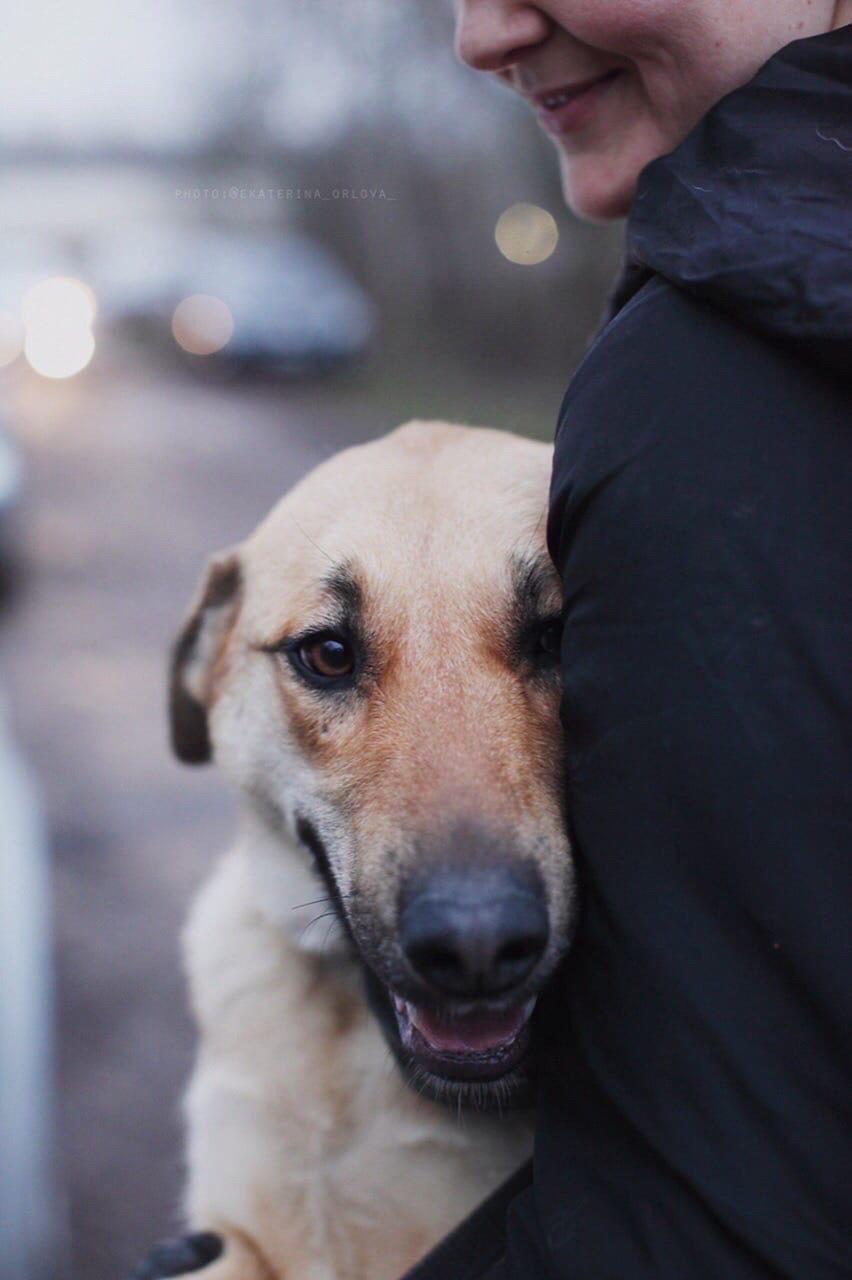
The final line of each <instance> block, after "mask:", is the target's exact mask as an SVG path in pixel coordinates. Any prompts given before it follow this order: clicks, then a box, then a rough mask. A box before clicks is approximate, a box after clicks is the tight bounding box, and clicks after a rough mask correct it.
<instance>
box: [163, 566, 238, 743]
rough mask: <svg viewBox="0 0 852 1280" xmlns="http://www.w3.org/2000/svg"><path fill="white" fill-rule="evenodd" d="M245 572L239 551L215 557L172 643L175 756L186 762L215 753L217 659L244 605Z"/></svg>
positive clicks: (171, 717)
mask: <svg viewBox="0 0 852 1280" xmlns="http://www.w3.org/2000/svg"><path fill="white" fill-rule="evenodd" d="M241 591H242V572H241V568H240V561H239V557H238V555H237V553H236V552H235V551H223V552H220V553H219V554H218V555H215V556H213V557H212V559H211V560H210V562H209V563H208V565H207V569H206V571H205V574H204V577H203V579H202V581H201V585H200V587H199V589H198V591H197V593H196V596H195V600H194V601H193V604H192V606H191V608H190V611H189V615H188V617H187V619H186V622H185V623H184V625H183V627H182V628H181V631H180V634H179V635H178V638H177V640H176V641H175V643H174V647H173V648H172V657H171V667H170V671H169V723H170V726H171V739H172V747H173V748H174V752H175V755H176V756H177V757H178V759H179V760H183V762H184V763H185V764H206V762H207V761H208V760H209V759H210V756H211V747H210V734H209V731H208V725H207V713H208V711H209V708H210V702H211V696H212V693H213V688H212V685H213V673H214V669H215V666H216V662H217V659H218V658H219V656H220V655H221V653H222V649H223V647H224V644H225V641H226V640H227V638H228V635H229V633H230V630H231V628H232V626H233V625H234V621H235V619H236V616H237V613H238V611H239V607H240V594H241Z"/></svg>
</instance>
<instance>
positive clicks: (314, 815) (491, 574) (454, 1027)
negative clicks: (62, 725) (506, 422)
mask: <svg viewBox="0 0 852 1280" xmlns="http://www.w3.org/2000/svg"><path fill="white" fill-rule="evenodd" d="M549 471H550V451H549V450H548V449H547V448H545V447H544V446H542V445H537V444H534V443H532V442H530V441H525V440H521V439H520V438H518V437H515V436H510V435H506V434H503V433H498V432H493V431H487V430H482V429H472V428H464V427H452V426H448V425H445V424H438V423H415V424H410V425H409V426H407V427H403V428H400V429H399V430H398V431H396V432H394V433H392V434H391V435H390V436H387V437H385V438H384V439H382V440H380V441H378V442H376V443H373V444H369V445H365V446H361V447H359V448H356V449H352V450H349V451H348V452H346V453H344V454H341V455H338V456H337V457H336V458H333V459H332V460H331V461H330V462H327V463H325V464H324V465H322V466H321V467H319V468H317V470H316V471H314V472H312V473H311V474H310V475H309V476H308V477H307V478H306V479H305V480H304V481H302V483H301V484H300V485H298V486H297V487H296V489H294V490H293V491H292V492H291V493H290V494H289V495H288V496H287V497H286V498H284V499H283V501H282V502H281V503H280V504H279V505H278V506H277V507H276V508H275V509H274V511H273V512H272V513H271V515H270V516H269V517H268V518H267V520H266V521H265V522H264V523H263V524H262V525H261V526H260V528H259V529H258V530H257V532H256V533H255V534H254V535H253V536H252V537H251V538H249V539H248V540H247V541H246V542H245V543H244V544H243V545H242V546H241V547H239V548H237V549H236V550H235V551H233V552H230V553H226V554H225V555H223V556H220V557H218V558H217V559H216V560H214V561H213V563H212V566H211V568H210V569H209V571H208V575H207V580H206V582H205V584H204V586H203V588H202V592H201V595H200V597H199V600H198V602H197V604H196V607H195V609H194V611H193V613H192V615H191V617H190V620H189V622H188V623H187V626H186V628H185V629H184V632H183V633H182V636H181V638H180V639H179V641H178V644H177V647H176V650H175V660H174V667H173V683H172V724H173V738H174V742H175V746H176V749H177V752H178V754H179V755H180V756H181V757H182V758H183V759H186V760H195V761H200V760H204V759H206V758H208V756H209V755H210V753H211V746H212V751H213V753H214V754H215V756H216V759H217V762H219V763H220V764H221V765H222V767H223V768H224V769H225V771H226V772H227V773H228V774H229V775H230V776H231V777H232V778H233V779H235V781H236V782H237V784H238V785H239V787H240V788H241V789H242V791H243V792H244V794H245V795H246V796H247V797H248V799H249V802H250V806H251V807H253V808H254V809H255V811H257V812H259V813H261V814H262V815H263V820H264V822H266V823H268V824H272V825H273V826H276V825H277V826H278V827H279V828H280V830H282V831H283V832H286V833H288V835H289V836H290V837H291V839H295V842H296V844H298V845H301V846H303V847H304V859H305V865H306V866H307V865H308V863H309V861H310V859H311V858H312V859H313V861H314V865H315V868H316V869H317V870H318V871H319V873H320V875H321V877H322V879H323V880H324V882H325V885H326V886H327V890H326V892H327V895H328V898H329V900H330V902H329V905H330V908H331V909H332V910H333V911H335V912H336V913H337V914H338V915H339V917H340V919H341V922H342V925H343V932H344V933H345V934H346V935H347V936H348V937H349V938H350V939H352V940H353V941H354V944H355V945H356V946H357V949H358V951H359V952H360V954H361V956H362V958H363V959H364V961H365V962H366V965H367V967H368V970H369V973H370V975H371V976H370V982H371V987H372V993H373V996H374V997H375V998H374V1001H373V1003H374V1006H376V1005H377V1006H378V1011H379V1012H380V1014H382V1013H384V1014H385V1015H386V1016H385V1017H384V1018H383V1021H384V1023H385V1025H386V1029H387V1027H388V1025H390V1024H392V1029H391V1032H390V1037H391V1041H392V1043H393V1045H394V1048H395V1049H396V1051H397V1054H398V1056H399V1058H400V1059H401V1060H402V1061H403V1062H404V1063H405V1064H406V1066H407V1067H408V1068H410V1069H412V1070H413V1071H415V1072H416V1074H417V1075H418V1076H419V1083H420V1084H421V1086H423V1087H426V1088H427V1089H429V1090H431V1091H432V1092H442V1091H447V1090H450V1091H453V1092H456V1093H461V1094H462V1095H465V1096H467V1097H468V1098H469V1099H471V1100H475V1101H477V1102H480V1103H486V1104H487V1102H488V1100H489V1098H493V1099H494V1100H495V1101H496V1100H498V1099H499V1100H500V1101H501V1102H505V1101H506V1100H508V1099H509V1098H510V1097H511V1096H512V1095H517V1094H518V1092H519V1091H520V1090H521V1089H522V1087H523V1084H524V1081H525V1077H526V1066H527V1061H526V1060H527V1050H528V1047H529V1040H530V1017H531V1014H532V1010H533V1007H534V1004H535V999H536V996H537V994H538V992H539V991H540V990H541V988H542V986H543V984H544V983H545V981H546V980H547V978H548V977H549V976H550V974H551V973H552V972H553V970H554V967H555V965H556V964H557V962H558V960H559V959H560V957H561V956H562V955H563V954H564V952H565V949H566V947H567V945H568V942H569V939H570V932H571V926H572V917H573V872H572V864H571V857H570V849H569V845H568V841H567V837H566V835H565V819H564V814H563V811H562V795H563V785H562V784H563V779H562V764H561V762H562V749H561V736H560V729H559V721H558V700H559V678H558V646H559V635H560V626H559V612H560V589H559V582H558V579H557V577H556V574H555V571H554V569H553V567H552V564H551V562H550V560H549V558H548V556H547V552H546V548H545V542H544V514H545V509H546V500H547V486H548V479H549ZM273 844H274V842H273ZM281 847H282V852H281V854H280V857H281V859H282V866H283V860H284V859H285V857H286V854H285V853H284V852H283V845H282V846H281ZM272 856H273V858H274V857H277V856H279V855H278V854H274V855H272ZM289 874H290V873H289V872H288V875H289ZM297 881H298V877H297ZM286 882H287V878H286V877H285V876H283V875H282V877H281V879H280V882H279V881H276V880H275V879H274V877H273V878H268V880H267V886H268V888H267V893H268V895H269V897H270V898H274V896H275V894H276V893H277V892H280V893H281V895H282V904H281V905H282V909H281V911H279V916H280V918H282V919H283V918H284V916H285V915H286V912H285V911H284V909H283V900H284V898H287V895H288V894H290V897H292V890H291V889H286V888H285V884H286ZM298 883H300V884H301V885H302V886H303V888H302V891H301V897H303V898H306V899H310V898H314V899H316V898H317V896H318V894H317V893H316V892H313V893H311V892H310V889H309V890H308V891H307V892H304V878H303V879H302V880H301V881H298ZM277 884H280V889H279V888H276V885H277ZM288 902H289V899H288ZM290 905H293V904H292V903H291V904H290ZM300 905H304V904H300ZM321 910H322V907H320V911H321ZM313 914H314V915H316V914H317V911H316V909H314V911H313ZM300 919H301V921H302V927H304V918H303V917H300ZM391 1014H392V1015H393V1016H392V1017H391V1016H390V1015H391Z"/></svg>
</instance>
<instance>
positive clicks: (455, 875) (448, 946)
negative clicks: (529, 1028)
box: [399, 868, 548, 998]
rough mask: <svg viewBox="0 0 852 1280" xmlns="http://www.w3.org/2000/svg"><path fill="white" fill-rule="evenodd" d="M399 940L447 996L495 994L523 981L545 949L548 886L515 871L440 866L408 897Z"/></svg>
mask: <svg viewBox="0 0 852 1280" xmlns="http://www.w3.org/2000/svg"><path fill="white" fill-rule="evenodd" d="M399 928H400V942H401V945H402V949H403V951H404V952H405V955H406V958H407V959H408V962H409V964H410V965H411V967H412V969H413V970H414V971H415V973H416V974H417V975H418V977H419V978H421V979H422V980H423V982H425V983H426V984H427V985H428V986H430V987H432V988H433V989H434V990H435V991H438V992H440V993H441V994H443V995H453V996H457V997H464V998H470V997H473V996H495V995H499V994H501V993H503V992H506V991H509V990H511V988H512V987H516V986H518V985H519V984H520V983H521V982H522V981H523V980H524V978H526V977H527V975H528V974H529V973H531V971H532V970H533V969H534V967H535V965H536V963H537V962H538V960H539V959H540V958H541V955H542V953H543V952H544V949H545V947H546V946H547V934H548V921H547V908H546V905H545V900H544V890H543V888H542V885H541V883H540V881H539V880H538V877H537V876H528V875H526V874H524V873H523V872H518V871H515V870H514V869H503V868H488V869H487V870H486V869H481V870H468V871H436V872H433V873H432V874H431V875H429V876H428V877H424V878H422V879H420V880H419V881H418V882H417V884H416V885H415V886H412V887H411V888H410V889H409V892H408V893H407V894H406V895H405V896H404V898H403V903H402V911H401V914H400V922H399Z"/></svg>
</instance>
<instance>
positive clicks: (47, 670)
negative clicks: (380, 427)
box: [0, 367, 368, 1280]
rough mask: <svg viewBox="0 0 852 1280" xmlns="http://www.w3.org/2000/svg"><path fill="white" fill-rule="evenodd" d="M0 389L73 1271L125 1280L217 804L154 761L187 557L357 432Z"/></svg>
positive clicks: (175, 1096)
mask: <svg viewBox="0 0 852 1280" xmlns="http://www.w3.org/2000/svg"><path fill="white" fill-rule="evenodd" d="M4 400H5V408H6V412H7V414H10V415H11V416H12V418H13V421H14V424H15V427H16V429H17V430H18V432H19V434H20V436H21V439H22V441H23V443H24V447H25V449H26V451H27V455H28V458H29V462H30V466H31V483H32V491H31V494H30V504H29V509H28V511H27V525H26V530H25V553H26V559H27V565H28V577H27V581H26V583H25V586H24V589H23V591H22V595H21V599H20V600H19V602H18V605H17V607H16V609H15V611H14V612H13V613H12V614H11V615H10V616H9V617H8V618H6V619H4V620H3V624H2V626H0V664H2V680H3V683H4V684H5V685H6V687H7V689H8V692H9V693H10V695H11V702H12V707H13V712H14V717H15V721H16V724H17V729H18V734H19V738H20V740H21V743H22V745H23V747H24V749H25V750H26V752H27V753H28V755H29V758H30V760H31V761H32V762H33V763H34V764H35V765H36V768H37V770H38V773H39V775H40V778H41V781H42V786H43V790H44V793H45V799H46V804H47V809H48V816H49V821H50V825H51V831H52V842H53V851H54V860H55V903H56V906H55V914H56V920H55V925H56V954H57V969H58V985H59V1059H60V1060H59V1108H58V1109H59V1126H60V1146H61V1172H62V1175H63V1178H64V1183H65V1187H66V1190H67V1197H68V1209H69V1215H70V1225H71V1232H72V1240H73V1262H74V1276H75V1278H76V1280H122V1277H123V1276H124V1275H125V1274H126V1271H127V1269H128V1267H129V1265H130V1263H131V1262H132V1260H133V1259H134V1258H136V1257H137V1256H138V1255H139V1254H140V1253H141V1252H143V1251H144V1250H145V1249H146V1247H147V1246H148V1244H149V1243H150V1242H151V1241H152V1240H153V1238H154V1237H156V1236H159V1235H163V1234H167V1233H168V1232H170V1231H171V1230H173V1229H174V1227H175V1225H176V1222H177V1220H178V1219H177V1205H178V1192H179V1185H180V1121H179V1112H178V1100H179V1095H180V1090H181V1084H182V1081H183V1080H184V1078H185V1076H186V1074H187V1071H188V1068H189V1065H190V1059H191V1048H192V1029H191V1027H190V1025H189V1020H188V1017H187V1013H186V1006H185V1000H184V993H183V985H182V979H181V976H180V973H179V969H178V957H177V936H178V931H179V927H180V922H181V918H182V916H183V914H184V910H185V908H186V904H187V901H188V899H189V897H190V895H191V893H192V891H193V889H194V888H195V886H196V885H197V884H198V883H199V881H200V879H201V877H202V876H203V875H204V873H205V870H206V869H207V867H208V866H209V865H210V863H211V861H212V859H213V858H214V857H215V856H216V854H217V853H218V852H219V850H220V849H221V848H222V847H223V844H224V842H225V840H226V833H227V829H228V824H229V821H230V813H231V809H230V802H229V799H228V797H227V796H226V795H225V794H224V792H223V790H222V788H221V787H220V785H219V783H218V781H217V779H216V776H215V774H214V773H213V772H211V771H209V770H198V771H194V770H187V769H183V768H181V767H180V766H178V765H177V764H175V763H174V762H173V761H172V759H171V758H170V756H169V753H168V749H167V742H166V735H165V717H164V711H163V706H164V671H165V653H166V649H167V646H168V643H169V640H170V638H171V635H172V634H173V631H174V629H175V627H176V624H177V621H178V619H179V618H180V616H181V613H182V611H183V609H184V606H185V604H186V603H187V600H188V597H189V594H190V592H191V590H192V588H193V585H194V582H195V579H196V577H197V575H198V573H199V571H200V568H201V566H202V564H203V562H204V559H205V557H206V555H207V553H208V552H209V551H211V550H213V549H215V548H218V547H222V546H226V545H228V544H229V543H230V542H232V541H234V540H235V539H237V538H239V537H240V536H242V535H243V534H245V533H246V532H247V531H248V530H249V529H250V528H251V527H252V526H253V524H254V523H255V522H256V520H257V519H258V518H259V517H260V516H261V515H262V514H263V513H264V512H265V510H266V509H267V507H268V506H270V505H271V503H272V502H273V501H274V499H275V498H276V497H277V496H278V495H279V494H280V493H281V492H283V490H285V489H286V488H287V487H288V486H289V485H290V484H291V483H292V481H293V480H294V479H295V478H296V477H297V476H299V475H300V474H301V473H302V472H303V471H305V470H306V469H307V468H308V467H309V466H310V465H311V464H312V463H313V462H314V461H315V460H316V459H318V458H319V457H321V456H323V455H325V454H327V453H330V452H332V451H333V450H334V449H335V448H337V447H338V446H339V445H341V444H342V443H346V442H348V441H349V440H350V439H352V438H353V437H357V436H361V435H364V434H366V433H367V431H368V424H366V423H364V422H359V421H358V420H357V415H353V414H349V413H346V414H345V415H344V408H343V406H344V405H345V400H344V399H341V397H340V395H339V394H336V395H335V396H334V397H333V398H332V399H331V400H330V402H329V403H326V402H325V399H324V397H323V394H322V392H321V391H300V392H298V393H297V392H292V391H291V392H285V391H282V390H281V389H277V390H276V389H273V388H266V389H265V390H258V389H246V388H242V389H240V388H238V387H234V386H229V387H224V388H223V387H216V386H211V385H203V384H199V383H197V382H193V381H191V380H190V379H188V378H185V377H181V376H179V374H178V372H177V371H174V372H164V371H163V369H160V368H153V367H152V368H151V369H141V368H138V367H137V368H136V369H135V370H133V371H132V372H130V371H128V370H127V369H126V368H124V369H123V370H122V368H120V367H119V368H118V369H116V368H113V369H112V370H111V371H107V372H96V371H92V372H91V373H90V374H88V375H84V376H83V377H82V378H80V379H76V380H74V381H73V382H70V383H68V384H67V385H62V384H47V383H43V382H41V383H36V382H35V381H27V380H24V381H23V382H21V383H20V384H18V385H12V386H11V387H9V388H8V389H7V392H6V395H5V396H4Z"/></svg>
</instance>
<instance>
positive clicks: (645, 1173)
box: [415, 0, 852, 1280]
mask: <svg viewBox="0 0 852 1280" xmlns="http://www.w3.org/2000/svg"><path fill="white" fill-rule="evenodd" d="M850 19H852V6H850V5H849V4H835V3H832V2H831V0H813V3H811V0H807V2H806V0H772V3H766V0H540V2H539V3H532V4H525V3H517V2H516V0H459V8H458V31H457V36H458V49H459V52H460V55H461V57H462V58H463V59H464V60H465V61H466V62H468V63H469V64H470V65H471V66H473V67H476V68H478V69H479V70H482V71H486V72H489V73H491V74H495V75H497V76H499V77H500V78H501V79H502V80H504V81H506V82H507V83H508V84H509V85H510V86H511V87H512V88H514V89H516V90H517V91H518V92H519V93H521V94H522V95H523V96H524V97H525V98H526V99H527V100H528V101H529V102H530V104H531V105H532V107H533V108H534V110H535V111H536V112H537V115H538V119H539V121H540V123H541V124H542V125H543V127H544V128H545V129H547V131H548V132H549V133H550V134H551V136H552V138H553V140H554V142H555V144H556V148H557V152H558V155H559V160H560V165H561V170H562V178H563V186H564V191H565V196H566V199H567V201H568V203H569V205H570V206H571V207H572V209H574V210H575V212H577V213H578V214H580V215H581V216H588V217H593V218H610V217H614V216H618V215H621V214H628V215H629V220H628V224H627V256H628V265H627V270H626V272H625V275H624V277H623V279H622V281H621V283H620V286H619V288H618V290H617V293H616V297H615V300H614V304H613V308H612V314H611V317H610V319H609V321H608V323H607V324H606V325H605V326H604V328H603V330H602V331H601V333H600V334H599V335H598V337H597V339H596V341H595V343H594V345H593V346H592V348H591V350H590V352H589V353H588V355H587V357H586V359H585V361H584V362H583V364H582V366H581V368H580V369H579V371H578V372H577V374H576V375H575V376H574V378H573V380H572V382H571V385H570V387H569V389H568V392H567V394H566V396H565V400H564V402H563V406H562V411H561V415H560V422H559V428H558V435H557V443H556V456H555V463H554V473H553V487H552V493H551V510H550V526H549V535H550V546H551V550H552V554H553V556H554V558H555V560H556V562H557V564H558V566H559V569H560V571H561V573H562V577H563V582H564V591H565V631H564V638H563V648H562V660H563V675H564V686H565V693H564V701H563V719H564V727H565V732H566V740H567V744H568V760H569V768H568V779H569V780H568V793H569V794H568V801H569V810H570V813H571V816H572V823H573V826H574V834H575V837H576V843H577V847H578V853H579V857H580V869H581V876H582V889H583V920H582V926H581V929H580V933H579V936H578V938H577V942H576V946H575V951H574V956H573V959H572V963H571V966H570V971H569V972H568V974H567V975H566V977H565V981H564V985H563V986H562V988H561V989H560V990H558V991H554V992H553V995H552V998H551V1002H550V1004H551V1007H550V1010H549V1017H548V1019H547V1025H546V1026H542V1027H541V1028H540V1029H539V1030H540V1033H541V1036H542V1038H544V1037H549V1043H547V1044H546V1045H544V1046H542V1048H541V1049H540V1070H541V1078H540V1088H539V1097H538V1104H537V1117H536V1119H537V1127H536V1152H535V1160H534V1168H533V1170H531V1171H530V1172H529V1174H528V1175H527V1181H528V1184H529V1185H528V1186H527V1187H526V1189H524V1190H520V1191H519V1187H518V1184H517V1182H516V1183H515V1184H514V1185H513V1186H512V1188H511V1189H510V1190H509V1191H507V1192H506V1193H504V1194H503V1195H502V1196H497V1197H495V1199H494V1200H493V1201H492V1203H491V1204H490V1205H488V1206H486V1207H485V1208H484V1209H483V1210H482V1211H481V1212H480V1214H479V1215H478V1216H477V1217H475V1218H474V1219H473V1220H471V1221H470V1222H469V1223H467V1224H466V1225H465V1227H464V1228H463V1229H462V1230H461V1231H460V1232H459V1233H457V1235H456V1237H455V1238H453V1239H451V1240H450V1241H448V1242H447V1243H446V1244H445V1245H444V1246H443V1249H441V1250H439V1251H438V1252H437V1253H436V1254H435V1255H434V1256H433V1257H432V1258H431V1259H430V1260H428V1262H427V1263H426V1264H425V1265H424V1266H423V1267H422V1268H420V1269H418V1270H417V1271H416V1273H415V1274H416V1276H417V1277H418V1280H427V1277H428V1280H438V1277H440V1278H441V1280H444V1278H446V1280H470V1278H472V1277H480V1276H482V1277H485V1276H487V1277H489V1280H498V1277H499V1278H500V1280H545V1277H546V1278H547V1280H555V1278H556V1277H559V1280H563V1278H564V1280H569V1278H570V1280H574V1278H575V1277H576V1280H591V1278H592V1277H594V1280H645V1278H646V1277H647V1278H648V1280H650V1278H651V1277H655V1278H658V1277H665V1278H666V1280H699V1278H704V1277H706V1278H707V1280H746V1278H748V1280H757V1277H766V1278H768V1277H779V1276H789V1277H797V1278H801V1280H804V1278H805V1277H807V1278H808V1280H829V1277H831V1278H832V1280H838V1278H839V1277H840V1276H841V1275H843V1276H848V1275H850V1274H852V1241H850V1228H852V1136H851V1135H850V1130H849V1128H848V1127H846V1128H844V1120H843V1115H844V1110H845V1109H846V1108H848V1102H849V1092H848V1090H849V1083H848V1082H849V1074H848V1072H849V1053H848V1050H849V1040H848V1033H849V1028H850V1026H852V1017H850V1013H852V1010H850V984H849V977H850V973H852V965H850V959H852V956H850V944H849V934H850V930H849V904H850V901H852V883H850V881H851V880H852V877H851V876H850V861H852V860H850V858H849V830H850V821H849V819H850V814H849V805H848V790H849V789H848V777H849V751H848V738H847V740H846V742H844V727H845V726H844V723H843V703H844V695H845V699H846V704H847V707H848V695H849V692H850V688H849V686H850V680H849V675H850V664H849V639H850V637H852V611H850V608H849V603H848V592H847V593H846V594H845V602H844V593H843V585H844V584H847V585H848V576H847V575H848V556H844V551H847V552H848V549H849V539H848V526H849V521H848V505H846V503H847V501H848V494H849V492H850V487H852V483H851V482H852V476H850V465H849V464H850V440H849V431H850V426H851V425H852V419H850V409H852V401H851V400H850V394H849V382H848V380H847V379H848V376H849V374H850V373H852V269H850V256H849V249H850V230H852V213H850V201H849V197H850V193H852V28H850V27H848V26H845V24H846V23H848V22H849V21H850ZM791 41H793V42H794V43H790V42H791ZM739 86H742V87H739ZM731 91H733V92H731ZM725 95H728V96H725ZM658 157H659V158H658ZM649 162H650V163H649ZM646 166H647V167H646ZM844 507H845V510H846V512H847V518H846V524H845V527H844V523H843V516H842V513H843V511H844ZM848 723H849V721H848V719H847V721H846V724H847V725H848ZM844 807H845V820H844ZM844 844H845V848H844ZM846 1117H847V1122H848V1109H847V1110H846ZM507 1213H508V1217H507Z"/></svg>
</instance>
